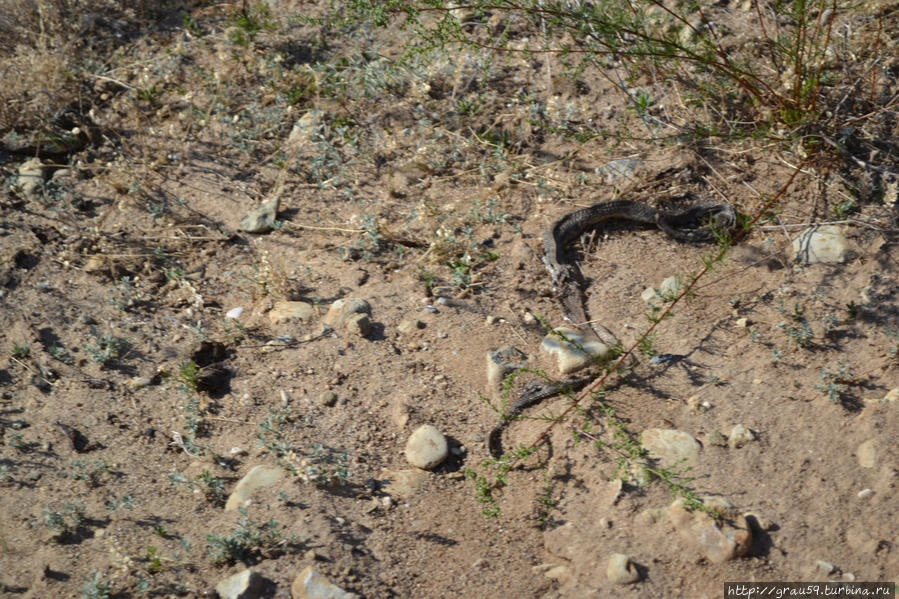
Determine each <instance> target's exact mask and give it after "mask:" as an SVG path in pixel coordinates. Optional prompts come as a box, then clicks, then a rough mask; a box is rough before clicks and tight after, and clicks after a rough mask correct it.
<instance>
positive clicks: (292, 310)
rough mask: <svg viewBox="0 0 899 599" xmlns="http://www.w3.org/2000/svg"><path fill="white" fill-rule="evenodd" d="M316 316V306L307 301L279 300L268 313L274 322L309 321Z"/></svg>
mask: <svg viewBox="0 0 899 599" xmlns="http://www.w3.org/2000/svg"><path fill="white" fill-rule="evenodd" d="M313 317H315V308H314V307H313V306H312V304H310V303H307V302H278V303H277V304H275V307H274V308H272V309H271V310H270V311H269V313H268V318H269V320H271V321H272V324H278V323H281V322H288V321H290V320H299V321H303V322H305V321H307V320H310V319H312V318H313Z"/></svg>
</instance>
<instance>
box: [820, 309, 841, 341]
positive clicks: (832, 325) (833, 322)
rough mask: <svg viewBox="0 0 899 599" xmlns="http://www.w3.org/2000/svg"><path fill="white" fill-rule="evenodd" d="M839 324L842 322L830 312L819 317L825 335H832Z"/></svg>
mask: <svg viewBox="0 0 899 599" xmlns="http://www.w3.org/2000/svg"><path fill="white" fill-rule="evenodd" d="M841 324H843V322H842V321H841V320H840V319H839V318H838V317H837V315H836V314H834V313H832V312H828V313H827V314H825V315H824V316H822V317H821V328H822V329H824V334H825V335H827V336H830V335H832V334H833V333H834V332H835V331H836V330H837V327H839V326H840V325H841Z"/></svg>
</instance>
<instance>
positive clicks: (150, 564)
mask: <svg viewBox="0 0 899 599" xmlns="http://www.w3.org/2000/svg"><path fill="white" fill-rule="evenodd" d="M146 560H147V574H150V575H153V574H158V573H159V571H160V570H162V560H161V559H160V558H159V550H158V549H157V548H156V547H154V546H153V545H148V546H147V557H146Z"/></svg>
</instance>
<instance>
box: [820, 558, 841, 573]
mask: <svg viewBox="0 0 899 599" xmlns="http://www.w3.org/2000/svg"><path fill="white" fill-rule="evenodd" d="M815 569H816V570H818V571H820V572H823V573H824V574H831V573H833V571H834V570H836V569H837V568H836V566H834V565H833V564H832V563H830V562H825V561H824V560H823V559H819V560H818V561H816V562H815Z"/></svg>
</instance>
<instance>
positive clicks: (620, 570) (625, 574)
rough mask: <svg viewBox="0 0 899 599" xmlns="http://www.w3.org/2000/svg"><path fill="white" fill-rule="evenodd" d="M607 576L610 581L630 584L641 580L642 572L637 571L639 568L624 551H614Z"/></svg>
mask: <svg viewBox="0 0 899 599" xmlns="http://www.w3.org/2000/svg"><path fill="white" fill-rule="evenodd" d="M606 576H607V577H608V579H609V582H611V583H614V584H629V583H631V582H637V581H638V580H640V573H639V572H637V568H635V567H634V564H632V563H631V560H630V558H629V557H628V556H626V555H624V554H623V553H613V554H612V555H610V556H609V565H608V566H607V567H606Z"/></svg>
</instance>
